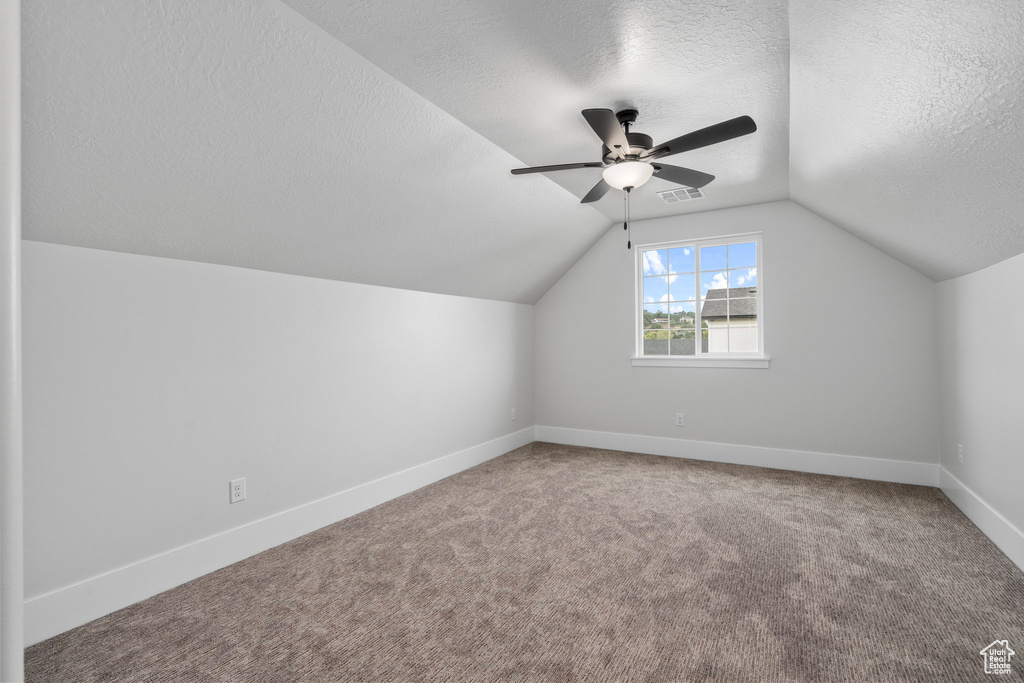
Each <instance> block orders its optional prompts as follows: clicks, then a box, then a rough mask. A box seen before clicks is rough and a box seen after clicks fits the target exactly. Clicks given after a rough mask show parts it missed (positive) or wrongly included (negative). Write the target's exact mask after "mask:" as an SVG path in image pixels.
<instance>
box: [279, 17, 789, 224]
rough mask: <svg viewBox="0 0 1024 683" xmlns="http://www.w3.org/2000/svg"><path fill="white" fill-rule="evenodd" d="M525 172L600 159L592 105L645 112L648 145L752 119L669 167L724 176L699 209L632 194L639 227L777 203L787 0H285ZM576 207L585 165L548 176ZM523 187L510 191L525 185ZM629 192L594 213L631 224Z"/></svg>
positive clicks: (584, 187)
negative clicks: (661, 219)
mask: <svg viewBox="0 0 1024 683" xmlns="http://www.w3.org/2000/svg"><path fill="white" fill-rule="evenodd" d="M285 2H287V3H288V4H290V5H292V6H293V7H295V8H296V9H297V10H299V11H300V12H302V13H303V14H305V15H306V16H307V17H309V18H310V19H311V20H312V21H314V22H315V23H317V24H318V25H320V26H323V27H324V28H325V29H326V30H327V31H328V32H330V33H331V34H332V35H334V36H336V37H337V38H338V39H339V40H340V41H341V42H342V43H344V44H346V45H348V46H350V47H352V48H353V49H355V50H356V51H357V52H359V53H360V54H362V55H364V56H366V57H367V58H368V59H369V60H370V61H372V62H374V63H375V64H377V65H378V66H380V67H381V68H382V69H384V70H385V71H387V72H388V73H390V74H392V75H393V76H394V77H395V78H397V79H398V80H400V81H401V82H403V83H405V84H406V85H408V86H409V87H410V88H412V89H413V90H415V91H416V92H418V93H420V94H422V95H423V96H424V97H426V98H427V99H429V100H431V101H432V102H434V103H435V104H437V105H438V106H439V107H441V108H442V109H444V110H445V111H447V112H448V113H450V114H451V115H452V116H454V117H455V118H457V119H458V120H460V121H462V122H463V123H465V124H466V125H467V126H469V127H470V128H472V129H473V130H476V131H477V132H479V133H480V134H481V135H483V136H484V137H485V138H487V139H488V140H490V141H492V142H493V143H495V144H496V145H498V146H499V147H501V148H502V149H505V150H508V151H509V152H510V153H511V154H512V155H513V156H515V157H517V158H519V159H522V160H523V161H524V162H525V164H526V165H529V166H541V165H547V164H558V163H571V162H577V161H600V159H601V142H600V140H599V139H598V138H597V136H596V135H595V134H594V132H593V131H592V130H591V129H590V127H589V126H588V125H587V123H586V121H584V120H583V117H582V116H581V115H580V112H581V111H582V110H583V109H588V108H609V109H613V110H615V111H619V110H621V109H627V108H631V109H637V110H638V111H639V117H638V119H637V122H636V125H635V126H634V127H633V130H635V131H638V132H643V133H647V134H648V135H650V136H652V137H653V138H654V142H655V144H657V143H659V142H666V141H668V140H670V139H672V138H675V137H678V136H679V135H682V134H684V133H688V132H690V131H692V130H696V129H698V128H703V127H704V126H708V125H711V124H715V123H719V122H720V121H724V120H726V119H731V118H735V117H737V116H741V115H743V114H746V115H748V116H751V117H752V118H753V119H754V120H755V121H756V122H757V123H758V125H759V130H758V131H757V133H756V134H754V135H748V136H746V137H743V138H739V139H736V140H732V141H729V142H726V143H722V144H719V145H716V146H714V147H706V148H703V149H700V150H695V151H693V152H690V153H687V154H681V155H678V156H674V157H669V158H666V159H665V162H666V163H671V164H676V165H680V166H685V167H688V168H694V169H697V170H700V171H703V172H705V173H711V174H712V175H715V176H716V180H715V181H714V182H713V183H712V184H711V185H709V186H708V187H707V188H706V193H707V199H705V200H703V201H702V202H700V203H695V205H694V206H679V205H673V204H667V203H665V202H664V201H663V200H662V199H661V198H659V197H658V196H657V194H656V192H657V191H658V190H667V189H671V188H673V187H676V186H675V185H673V184H671V183H669V182H667V181H665V180H661V179H658V178H654V179H652V180H651V181H650V183H649V185H648V186H646V187H644V188H641V189H640V190H638V191H636V192H635V193H633V195H632V197H631V201H630V214H631V216H632V217H633V218H634V219H644V218H653V217H657V216H667V215H671V214H674V213H680V212H682V211H686V210H691V211H692V210H697V211H706V210H708V209H717V208H722V207H726V206H737V205H740V204H752V203H756V202H764V201H773V200H777V199H784V198H786V196H787V194H788V178H787V172H788V158H789V139H788V134H789V125H788V112H789V87H788V83H789V80H788V69H789V31H788V26H787V21H788V19H787V11H786V2H785V0H762V1H759V2H700V3H697V2H687V3H678V2H676V3H672V2H657V1H650V0H601V1H600V2H596V1H594V0H573V1H570V2H551V1H550V0H518V1H517V2H508V0H474V1H473V2H464V1H463V0H434V1H432V2H422V0H392V1H390V2H387V3H371V2H337V1H336V0H285ZM548 175H549V177H550V178H551V180H553V181H554V182H556V183H558V184H559V185H561V186H562V187H564V188H566V189H567V190H569V191H570V192H571V193H572V194H573V195H575V196H576V197H583V196H584V195H586V194H587V192H588V191H589V190H590V188H591V187H593V186H594V184H595V183H597V182H598V181H599V180H600V178H601V172H600V169H594V168H588V169H579V170H572V171H559V172H557V173H551V174H548ZM521 179H522V177H519V178H516V179H514V180H513V182H516V181H518V180H521ZM622 197H623V195H622V193H621V192H610V193H608V194H606V195H605V196H604V198H602V199H601V200H599V201H598V202H597V203H596V204H595V206H596V207H597V208H598V209H599V210H600V211H601V212H602V213H604V214H605V215H606V216H608V218H609V220H614V221H621V220H622V219H623V200H622Z"/></svg>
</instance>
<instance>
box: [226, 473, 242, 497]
mask: <svg viewBox="0 0 1024 683" xmlns="http://www.w3.org/2000/svg"><path fill="white" fill-rule="evenodd" d="M243 500H245V477H242V478H241V479H232V480H231V481H229V482H228V502H231V503H241V502H242V501H243Z"/></svg>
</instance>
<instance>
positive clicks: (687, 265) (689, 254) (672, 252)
mask: <svg viewBox="0 0 1024 683" xmlns="http://www.w3.org/2000/svg"><path fill="white" fill-rule="evenodd" d="M668 272H670V273H692V272H693V247H679V248H677V249H669V250H668ZM651 274H652V275H653V274H654V273H651Z"/></svg>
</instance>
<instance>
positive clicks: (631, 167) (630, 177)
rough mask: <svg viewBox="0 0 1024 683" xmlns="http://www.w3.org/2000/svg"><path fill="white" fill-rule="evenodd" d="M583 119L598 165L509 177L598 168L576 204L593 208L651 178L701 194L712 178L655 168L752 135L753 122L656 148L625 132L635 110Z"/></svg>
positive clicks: (743, 119)
mask: <svg viewBox="0 0 1024 683" xmlns="http://www.w3.org/2000/svg"><path fill="white" fill-rule="evenodd" d="M583 118H585V119H586V120H587V123H589V124H590V127H591V128H593V129H594V132H595V133H597V137H599V138H601V142H602V143H604V144H603V145H602V146H601V161H587V162H581V163H578V164H556V165H554V166H531V167H529V168H514V169H512V173H513V174H514V175H522V174H524V173H548V172H549V171H565V170H569V169H572V168H603V169H604V171H603V172H602V178H601V180H599V181H598V183H597V185H594V187H593V189H591V190H590V192H588V193H587V196H585V197H584V198H583V199H582V200H581V203H582V204H587V203H589V202H596V201H597V200H598V199H600V198H601V197H603V196H604V195H605V194H606V193H607V192H608V190H610V189H611V188H613V187H614V188H615V189H617V190H625V191H626V193H627V197H628V193H629V191H630V190H633V189H635V188H637V187H640V186H641V185H643V184H644V183H646V182H647V181H648V180H650V179H651V176H656V177H658V178H663V179H665V180H667V181H669V182H671V183H677V184H679V185H684V186H686V187H697V188H700V187H704V186H705V185H707V184H708V183H710V182H711V181H712V180H714V179H715V176H713V175H710V174H707V173H701V172H700V171H694V170H693V169H689V168H683V167H681V166H670V165H668V164H662V163H658V161H657V160H658V159H661V158H663V157H667V156H671V155H672V154H679V153H681V152H688V151H690V150H692V149H698V148H700V147H707V146H708V145H714V144H717V143H719V142H725V141H726V140H732V139H733V138H738V137H740V136H742V135H748V134H750V133H753V132H754V131H755V130H757V124H755V123H754V119H752V118H750V117H749V116H739V117H737V118H735V119H729V120H728V121H723V122H722V123H716V124H715V125H713V126H708V127H707V128H701V129H700V130H696V131H693V132H692V133H687V134H686V135H681V136H679V137H678V138H673V139H672V140H669V141H668V142H664V143H662V144H660V145H655V144H653V142H654V141H653V140H652V138H651V136H650V135H644V134H643V133H633V132H630V130H629V127H630V126H631V125H632V124H633V123H635V122H636V118H637V110H636V109H623V110H622V111H620V112H619V113H617V114H616V113H613V112H612V110H611V109H584V110H583Z"/></svg>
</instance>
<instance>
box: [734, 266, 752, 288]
mask: <svg viewBox="0 0 1024 683" xmlns="http://www.w3.org/2000/svg"><path fill="white" fill-rule="evenodd" d="M729 286H730V287H757V268H739V269H737V270H730V271H729Z"/></svg>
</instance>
